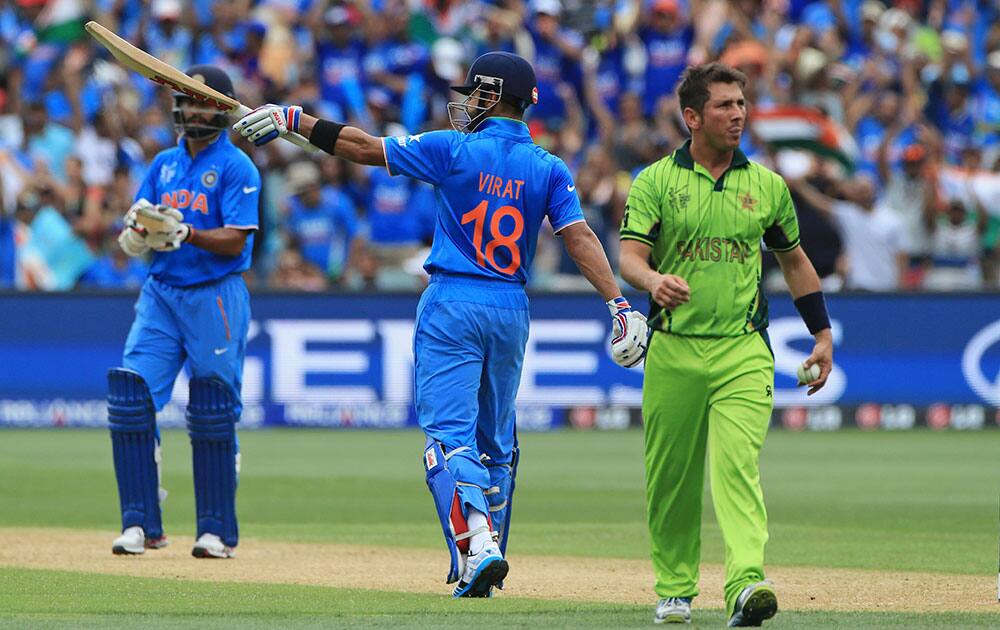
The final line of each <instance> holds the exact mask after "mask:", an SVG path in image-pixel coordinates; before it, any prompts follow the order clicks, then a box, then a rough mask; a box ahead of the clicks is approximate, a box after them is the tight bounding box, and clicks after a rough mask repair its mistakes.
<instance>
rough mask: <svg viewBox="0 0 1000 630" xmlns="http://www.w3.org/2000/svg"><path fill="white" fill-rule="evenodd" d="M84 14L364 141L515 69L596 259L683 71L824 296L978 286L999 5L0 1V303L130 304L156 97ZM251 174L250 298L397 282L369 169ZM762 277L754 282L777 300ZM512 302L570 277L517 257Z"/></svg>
mask: <svg viewBox="0 0 1000 630" xmlns="http://www.w3.org/2000/svg"><path fill="white" fill-rule="evenodd" d="M88 19H97V20H99V21H100V22H102V23H103V24H104V25H106V26H108V27H109V28H111V29H112V30H114V31H116V32H118V33H119V34H121V35H122V36H124V37H125V38H127V39H129V40H130V41H132V42H134V43H135V44H136V45H138V46H140V47H142V48H143V49H145V50H147V51H149V52H150V53H152V54H153V55H155V56H156V57H159V58H160V59H162V60H164V61H166V62H168V63H170V64H171V65H174V66H176V67H179V68H185V67H188V66H191V65H194V64H206V63H207V64H214V65H218V66H220V67H222V68H223V69H225V70H226V71H227V72H228V73H229V74H230V75H231V76H232V77H233V78H234V82H235V83H236V85H237V91H238V96H239V97H240V99H241V100H243V101H244V102H246V103H266V102H275V103H297V104H302V105H303V106H304V107H305V109H306V111H308V112H311V113H316V114H318V115H320V116H322V117H325V118H330V119H333V120H338V121H345V122H348V123H350V124H352V125H355V126H358V127H361V128H363V129H365V130H366V131H368V132H370V133H372V134H378V135H404V134H415V133H420V132H422V131H427V130H432V129H446V128H449V124H448V118H447V102H448V101H449V100H456V99H458V98H459V97H458V95H456V94H455V93H454V92H449V90H448V85H450V84H455V83H459V82H461V81H462V80H463V79H464V76H465V72H466V69H467V67H468V65H469V64H470V63H471V61H472V60H473V59H475V57H476V56H478V55H479V54H481V53H483V52H486V51H490V50H507V51H512V52H516V53H518V54H520V55H522V56H524V57H526V58H527V59H528V60H529V61H530V62H531V63H532V64H533V66H534V68H535V72H536V74H537V78H538V92H539V101H538V104H537V105H535V106H534V107H532V108H530V109H529V110H528V114H529V115H528V124H529V128H530V130H531V133H532V136H533V137H534V139H535V141H536V142H537V143H538V144H539V145H541V146H542V147H544V148H546V149H547V150H549V151H551V152H553V153H555V154H557V155H559V156H560V157H561V158H562V159H563V160H565V161H566V163H567V164H568V165H569V166H570V169H571V170H572V172H573V174H574V177H575V180H576V185H577V190H578V192H579V195H580V200H581V203H582V205H583V208H584V211H585V213H586V216H587V219H588V221H589V222H590V224H591V226H592V227H593V228H594V230H595V232H597V233H598V235H599V237H600V238H601V240H602V242H603V243H604V245H605V247H606V249H607V250H608V253H609V256H610V258H611V259H612V261H614V260H615V259H616V258H617V242H618V239H617V230H618V226H619V223H620V221H621V217H622V212H623V209H624V202H625V198H626V196H627V194H628V189H629V185H630V182H631V180H632V178H633V177H634V176H635V174H636V173H637V172H638V171H639V170H641V169H642V168H643V167H644V166H645V165H647V164H650V163H651V162H654V161H656V160H657V159H659V158H661V157H662V156H664V155H666V154H668V153H669V152H671V151H673V150H674V149H675V148H677V147H678V146H680V144H681V143H682V142H683V141H684V139H685V136H686V133H685V131H686V130H685V127H684V123H683V120H682V119H681V117H680V112H679V108H678V103H677V98H676V96H675V88H676V83H677V80H678V78H679V77H680V75H681V73H682V72H683V70H684V68H685V67H686V66H687V65H689V64H694V63H702V62H705V61H710V60H720V61H722V62H724V63H727V64H729V65H732V66H734V67H737V68H739V69H740V70H742V71H743V72H744V73H745V74H746V75H747V76H748V77H749V83H748V85H747V87H746V90H745V92H746V96H747V98H748V103H749V109H750V121H751V122H750V124H749V126H748V128H747V132H746V133H745V135H744V142H743V150H744V152H745V153H746V154H747V155H748V156H749V157H750V158H751V159H755V160H758V161H760V162H762V163H764V164H766V165H768V166H770V167H772V168H774V169H776V170H778V171H779V172H780V173H782V175H784V176H785V178H786V180H787V181H788V183H789V186H790V188H791V190H792V194H793V199H794V201H795V203H796V208H797V211H798V214H799V222H800V226H801V232H802V242H803V246H804V247H805V249H806V251H807V253H808V254H809V255H810V257H811V259H812V260H813V262H814V264H815V266H816V267H817V271H818V272H819V273H820V276H821V277H822V278H823V282H824V288H825V289H826V290H828V291H829V290H839V289H847V290H870V291H894V290H982V289H996V288H997V286H998V273H997V268H998V261H1000V251H998V249H1000V248H998V247H997V242H998V239H1000V8H998V3H996V2H992V1H984V0H979V1H976V0H930V1H919V0H895V1H892V0H885V1H884V2H880V1H878V0H840V1H838V0H734V1H731V2H726V1H721V0H686V1H685V0H530V1H528V2H522V1H520V0H496V1H493V2H491V1H488V0H487V1H479V2H467V1H453V0H356V1H346V2H345V1H342V0H335V1H330V0H214V1H212V0H198V1H189V0H152V1H150V2H142V1H139V0H15V1H10V0H0V288H18V289H25V290H69V289H74V288H122V287H128V288H134V287H137V286H138V285H139V284H141V282H142V280H143V277H144V274H145V270H146V267H145V262H144V261H143V260H142V259H130V258H128V257H127V256H125V255H124V254H123V253H122V252H121V251H120V250H119V248H118V246H117V244H116V242H115V237H116V236H117V233H118V231H119V230H120V229H121V227H122V224H121V221H122V216H123V214H124V212H125V210H126V209H127V208H128V207H129V206H130V205H131V202H132V197H133V195H134V192H135V190H136V189H137V187H138V182H139V181H140V178H141V177H142V175H143V173H144V169H145V166H146V164H148V163H149V161H150V160H151V159H152V157H153V156H154V155H155V154H156V153H157V152H159V151H161V150H162V149H164V148H166V147H168V146H171V145H172V144H173V143H175V142H176V141H177V138H176V134H175V132H174V129H173V126H172V122H171V115H170V106H171V98H170V92H169V90H165V89H163V88H160V87H158V86H155V85H153V84H152V83H151V82H149V81H147V80H145V79H143V78H142V77H140V76H138V75H137V74H135V73H132V72H129V71H127V70H125V69H123V68H122V67H121V66H120V65H118V64H117V63H116V62H114V60H113V59H111V58H110V57H109V56H108V55H107V54H106V53H104V52H102V50H101V49H100V48H99V47H98V46H97V45H96V44H95V43H94V42H92V41H91V40H90V39H89V37H88V36H87V35H86V33H85V32H84V30H83V24H84V22H85V21H86V20H88ZM234 142H236V143H237V144H238V146H240V147H241V148H243V149H244V150H246V151H247V153H248V154H249V155H250V156H251V157H252V158H253V160H254V161H255V163H256V164H257V165H258V166H259V167H260V169H261V172H262V175H263V194H262V207H261V221H260V224H261V230H260V232H259V234H258V237H257V239H256V243H255V249H256V251H255V263H254V267H253V270H252V272H251V274H250V280H251V282H252V286H254V287H269V288H279V289H298V290H307V291H312V290H325V289H329V288H344V289H353V290H362V289H375V290H406V289H412V290H416V289H419V288H420V287H421V286H422V285H423V283H424V282H425V278H424V276H423V272H422V269H421V264H422V260H423V257H424V255H425V254H426V252H427V247H428V242H429V239H430V238H431V236H432V234H433V228H434V220H435V217H434V203H433V190H432V189H431V188H429V187H428V186H426V185H424V184H420V183H417V182H414V181H412V180H409V179H407V178H402V177H391V176H389V174H388V173H387V172H386V171H385V169H377V168H369V167H356V166H353V165H350V164H348V163H346V162H343V161H340V160H337V159H334V158H331V157H329V156H323V157H321V158H316V157H313V156H310V155H308V154H306V153H304V152H302V151H301V149H299V148H297V147H295V146H293V145H291V144H289V143H284V142H274V143H270V144H268V145H266V146H265V147H262V148H256V147H253V146H252V145H248V144H247V143H245V142H242V141H237V140H235V139H234ZM774 264H775V263H774V261H773V259H767V260H766V262H765V276H764V281H765V283H766V285H767V286H768V287H769V288H771V289H774V290H780V289H781V287H782V286H783V285H782V280H781V276H780V273H776V272H775V268H774ZM531 286H533V287H534V288H538V289H552V290H573V289H578V288H581V287H583V286H586V285H585V280H583V278H582V276H581V275H580V274H579V273H578V271H577V270H576V269H575V267H574V266H573V264H572V262H571V261H569V259H568V257H567V256H566V255H564V253H563V250H562V247H561V246H560V245H559V243H558V239H556V238H554V237H552V236H551V233H549V234H548V235H545V236H544V237H543V238H541V239H540V241H539V252H538V255H537V257H536V262H535V268H534V273H533V277H532V280H531Z"/></svg>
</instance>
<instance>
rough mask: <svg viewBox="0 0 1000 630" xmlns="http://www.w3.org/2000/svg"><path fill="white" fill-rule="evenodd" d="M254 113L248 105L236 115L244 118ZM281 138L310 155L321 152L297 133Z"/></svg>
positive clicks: (237, 111)
mask: <svg viewBox="0 0 1000 630" xmlns="http://www.w3.org/2000/svg"><path fill="white" fill-rule="evenodd" d="M252 111H253V110H252V109H250V108H249V107H247V106H246V105H240V107H239V109H237V110H236V113H237V114H238V115H240V116H241V117H242V116H246V115H247V114H249V113H250V112H252ZM281 137H282V138H284V139H285V140H288V141H289V142H291V143H292V144H294V145H298V146H300V147H302V148H303V149H305V150H306V151H308V152H309V153H316V152H317V151H319V147H317V146H316V145H314V144H312V143H310V142H309V140H307V139H306V138H305V137H304V136H300V135H299V134H297V133H294V132H289V133H286V134H285V135H283V136H281Z"/></svg>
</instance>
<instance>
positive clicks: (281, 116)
mask: <svg viewBox="0 0 1000 630" xmlns="http://www.w3.org/2000/svg"><path fill="white" fill-rule="evenodd" d="M301 118H302V108H301V107H299V106H298V105H262V106H261V107H258V108H257V109H255V110H253V111H252V112H250V113H249V114H247V115H246V116H244V117H243V118H240V119H239V120H237V121H236V124H235V125H233V131H238V132H239V134H240V135H241V136H243V137H244V138H246V139H247V140H249V141H251V142H253V143H254V144H255V145H257V146H261V145H264V144H267V143H268V142H270V141H272V140H274V139H275V138H280V137H281V136H283V135H285V134H287V133H289V132H293V133H295V132H298V130H299V121H300V120H301Z"/></svg>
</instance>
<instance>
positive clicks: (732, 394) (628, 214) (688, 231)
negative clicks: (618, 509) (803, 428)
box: [621, 63, 833, 626]
mask: <svg viewBox="0 0 1000 630" xmlns="http://www.w3.org/2000/svg"><path fill="white" fill-rule="evenodd" d="M745 84H746V77H745V76H744V75H743V74H742V73H740V72H738V71H735V70H733V69H731V68H729V67H727V66H723V65H721V64H717V63H714V64H708V65H704V66H696V67H691V68H688V69H687V71H686V72H685V73H684V75H683V77H682V81H681V85H680V88H679V89H678V97H679V100H680V106H681V109H682V113H683V116H684V121H685V122H686V123H687V126H688V129H689V130H690V131H691V139H690V140H689V141H687V142H685V143H684V145H683V146H681V147H680V148H678V149H677V150H676V151H674V152H673V153H672V154H671V155H668V156H666V157H664V158H663V159H661V160H659V161H658V162H655V163H654V164H652V165H650V166H649V167H647V168H646V169H644V170H643V171H642V172H640V173H639V175H638V176H637V177H636V178H635V181H634V182H633V183H632V189H631V191H630V192H629V197H628V201H627V204H628V205H627V206H626V209H625V217H624V219H623V222H622V226H621V239H622V241H621V245H622V247H621V271H622V276H623V277H624V278H625V279H626V280H627V281H628V282H629V283H630V284H632V285H633V286H635V287H637V288H641V289H644V290H646V291H648V292H649V294H650V306H651V308H652V311H651V315H650V327H651V329H652V330H653V334H652V336H651V337H650V341H649V351H648V353H647V356H646V366H645V380H644V382H643V393H642V411H643V421H644V424H645V441H646V500H647V507H648V516H649V532H650V539H651V542H652V547H653V549H652V557H653V569H654V573H655V575H656V592H657V594H658V595H659V596H660V597H661V599H660V601H659V604H658V605H657V607H656V613H655V617H654V620H655V621H656V622H657V623H663V622H690V620H691V599H692V598H693V597H694V596H695V595H697V594H698V562H699V555H700V551H701V502H702V492H703V487H704V474H705V455H706V451H707V452H708V463H709V474H710V478H711V483H712V500H713V503H714V505H715V514H716V518H717V519H718V521H719V527H720V529H721V530H722V536H723V539H724V540H725V543H726V583H725V596H726V605H727V607H728V609H729V613H730V615H731V616H730V620H729V625H730V626H759V625H760V624H761V622H762V621H763V620H765V619H768V618H770V617H771V616H773V615H774V614H775V612H776V611H777V606H778V603H777V597H776V595H775V593H774V590H773V588H772V587H771V585H770V583H768V582H766V581H765V579H764V544H765V542H767V514H766V512H765V510H764V497H763V494H762V491H761V487H760V474H759V469H758V456H759V454H760V449H761V446H762V445H763V443H764V436H765V434H766V433H767V427H768V424H769V422H770V418H771V408H772V406H773V404H774V400H773V398H772V387H773V385H774V356H773V354H772V353H771V349H770V343H769V342H768V338H767V323H768V320H767V298H766V297H765V296H764V294H763V293H762V291H761V286H760V274H761V254H760V242H761V240H763V241H764V243H765V244H766V245H767V247H768V248H769V249H770V250H771V251H773V252H774V253H775V255H776V256H777V258H778V262H779V263H780V265H781V269H782V271H783V272H784V276H785V281H786V282H787V284H788V287H789V289H790V290H791V292H792V296H793V297H794V298H795V305H796V306H797V307H798V309H799V312H800V313H801V315H802V318H803V319H804V320H805V323H806V325H807V327H808V328H809V331H810V332H811V333H812V334H813V335H814V336H815V338H816V344H815V346H814V348H813V352H812V354H811V356H810V357H809V359H808V360H807V361H806V363H807V364H808V365H810V366H812V365H817V366H819V368H820V371H819V376H818V377H817V378H816V379H815V380H814V381H812V382H810V383H808V385H809V386H810V387H811V389H810V393H813V392H815V391H816V390H818V389H819V388H821V387H823V385H824V384H825V383H826V379H827V376H828V375H829V373H830V369H831V367H832V363H833V345H832V338H831V333H830V321H829V317H828V316H827V312H826V306H825V303H824V300H823V294H822V293H821V292H820V284H819V278H818V277H817V276H816V271H815V270H814V269H813V266H812V263H810V262H809V258H808V257H807V256H806V254H805V252H803V251H802V247H800V246H799V228H798V224H797V221H796V216H795V208H794V207H793V206H792V200H791V197H790V195H789V192H788V186H786V185H785V182H784V180H782V179H781V177H780V176H779V175H777V174H775V173H773V172H771V171H769V170H767V169H766V168H764V167H763V166H761V165H760V164H757V163H755V162H751V161H750V160H748V159H747V157H746V156H745V155H744V154H743V152H742V151H740V149H739V144H740V137H741V135H742V133H743V126H744V124H745V123H746V115H747V108H746V103H745V101H744V98H743V86H744V85H745Z"/></svg>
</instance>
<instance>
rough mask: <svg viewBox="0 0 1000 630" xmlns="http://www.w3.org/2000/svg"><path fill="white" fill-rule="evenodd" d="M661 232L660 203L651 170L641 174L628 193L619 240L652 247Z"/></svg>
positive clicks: (643, 171) (645, 170)
mask: <svg viewBox="0 0 1000 630" xmlns="http://www.w3.org/2000/svg"><path fill="white" fill-rule="evenodd" d="M659 231H660V202H659V195H658V194H657V191H656V187H655V185H654V180H653V176H652V173H651V170H650V168H648V167H647V168H645V169H643V170H642V171H640V172H639V174H638V175H637V176H636V178H635V180H634V181H633V182H632V187H631V189H629V192H628V200H627V201H626V202H625V216H624V217H623V218H622V225H621V229H620V230H619V234H618V235H619V238H621V240H623V241H625V240H632V241H639V242H640V243H645V244H646V245H649V246H650V247H652V246H653V244H654V243H655V242H656V238H657V237H658V236H659Z"/></svg>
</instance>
